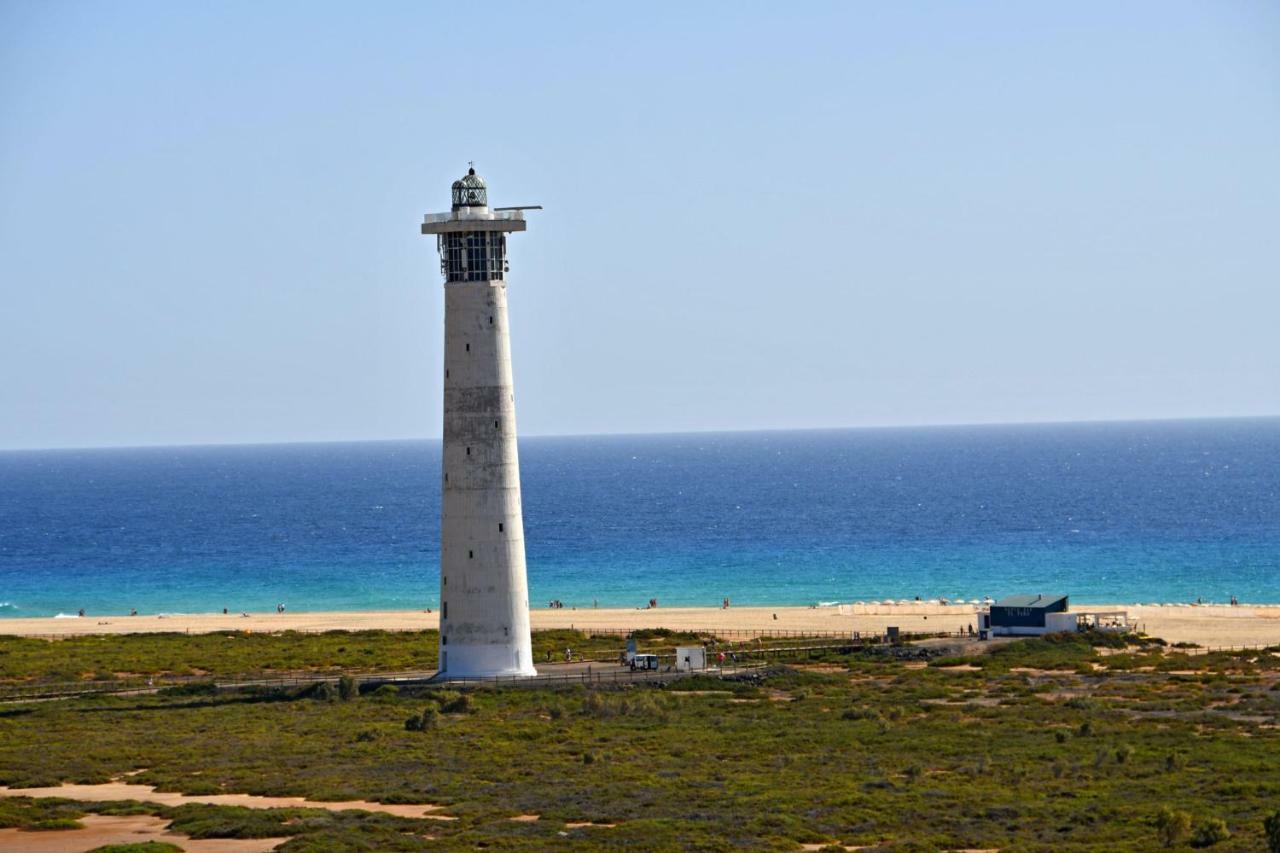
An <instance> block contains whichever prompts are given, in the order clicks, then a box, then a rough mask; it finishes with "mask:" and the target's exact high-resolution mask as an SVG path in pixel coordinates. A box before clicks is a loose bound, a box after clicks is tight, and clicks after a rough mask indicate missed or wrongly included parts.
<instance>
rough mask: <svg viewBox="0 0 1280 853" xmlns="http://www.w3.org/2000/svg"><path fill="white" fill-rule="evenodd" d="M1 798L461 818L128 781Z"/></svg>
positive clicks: (6, 791)
mask: <svg viewBox="0 0 1280 853" xmlns="http://www.w3.org/2000/svg"><path fill="white" fill-rule="evenodd" d="M0 797H61V798H63V799H66V800H81V801H83V802H87V803H108V802H116V801H119V800H141V801H143V802H148V803H159V804H160V805H162V806H181V805H185V804H186V803H204V804H205V805H210V806H247V807H248V808H251V809H297V808H304V809H326V810H327V811H331V812H342V811H347V810H349V809H359V810H360V811H366V812H380V813H382V814H389V815H395V816H396V817H415V818H430V819H431V820H457V818H455V817H450V816H448V815H440V814H432V812H435V811H439V810H440V809H441V808H443V806H436V805H428V804H424V805H416V806H413V805H402V804H399V803H372V802H369V801H368V800H346V801H344V802H339V803H324V802H319V801H316V800H308V799H306V798H305V797H259V796H255V795H253V794H191V795H188V794H178V793H174V792H171V791H157V790H156V789H155V788H153V787H151V786H150V785H131V784H129V783H127V782H107V783H105V784H103V785H57V786H54V787H48V788H8V787H5V786H3V785H0Z"/></svg>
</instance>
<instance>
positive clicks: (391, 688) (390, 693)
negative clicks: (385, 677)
mask: <svg viewBox="0 0 1280 853" xmlns="http://www.w3.org/2000/svg"><path fill="white" fill-rule="evenodd" d="M399 695H400V688H399V687H396V686H395V685H394V684H380V685H378V689H377V690H375V691H373V692H372V693H370V694H369V696H370V697H371V698H372V699H373V700H374V701H376V702H390V701H393V700H394V699H395V698H396V697H397V696H399Z"/></svg>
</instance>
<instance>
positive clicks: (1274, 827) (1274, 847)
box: [1262, 811, 1280, 853]
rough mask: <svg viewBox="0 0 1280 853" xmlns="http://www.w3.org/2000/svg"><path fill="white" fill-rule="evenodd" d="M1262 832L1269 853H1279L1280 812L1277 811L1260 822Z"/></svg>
mask: <svg viewBox="0 0 1280 853" xmlns="http://www.w3.org/2000/svg"><path fill="white" fill-rule="evenodd" d="M1262 829H1263V832H1264V833H1265V834H1266V836H1267V850H1268V851H1269V853H1280V811H1277V812H1275V813H1273V814H1272V815H1271V817H1269V818H1267V819H1266V820H1264V821H1263V822H1262Z"/></svg>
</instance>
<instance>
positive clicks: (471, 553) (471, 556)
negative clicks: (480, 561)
mask: <svg viewBox="0 0 1280 853" xmlns="http://www.w3.org/2000/svg"><path fill="white" fill-rule="evenodd" d="M475 558H476V552H475V551H468V552H467V559H468V560H474V559H475Z"/></svg>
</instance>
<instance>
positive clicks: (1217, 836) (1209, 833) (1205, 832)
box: [1191, 817, 1231, 847]
mask: <svg viewBox="0 0 1280 853" xmlns="http://www.w3.org/2000/svg"><path fill="white" fill-rule="evenodd" d="M1230 837H1231V831H1230V830H1228V829H1227V822H1226V821H1225V820H1223V819H1222V818H1220V817H1209V818H1205V819H1204V820H1203V821H1201V822H1200V823H1198V824H1197V825H1196V830H1195V833H1194V834H1193V835H1192V836H1191V846H1192V847H1212V846H1213V845H1215V844H1217V843H1218V842H1219V841H1226V840H1227V839H1228V838H1230Z"/></svg>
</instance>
